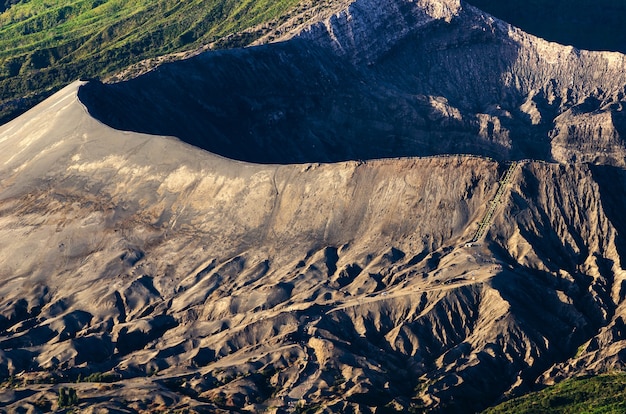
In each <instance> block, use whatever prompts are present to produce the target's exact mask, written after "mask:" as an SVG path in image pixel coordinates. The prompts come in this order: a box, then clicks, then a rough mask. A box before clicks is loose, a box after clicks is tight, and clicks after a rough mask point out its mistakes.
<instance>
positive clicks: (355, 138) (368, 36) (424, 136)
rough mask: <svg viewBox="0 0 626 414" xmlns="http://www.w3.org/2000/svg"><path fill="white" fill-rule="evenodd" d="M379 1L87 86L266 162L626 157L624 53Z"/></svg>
mask: <svg viewBox="0 0 626 414" xmlns="http://www.w3.org/2000/svg"><path fill="white" fill-rule="evenodd" d="M370 3H371V2H368V1H364V0H362V1H357V2H354V3H352V4H351V5H350V6H349V7H348V8H347V9H346V10H345V11H343V12H340V13H337V14H335V15H333V16H332V17H330V18H328V19H326V20H323V21H321V22H320V23H317V24H315V25H313V26H312V27H310V28H308V29H306V30H304V31H301V32H299V34H298V35H297V36H296V37H295V38H293V39H289V40H286V41H285V42H283V43H278V44H270V45H265V46H260V47H255V48H249V49H242V50H232V51H231V50H229V51H222V52H216V53H206V54H203V55H200V56H197V57H194V58H192V59H188V60H186V61H182V62H176V63H172V64H168V65H163V66H160V67H159V68H157V69H156V70H154V71H153V72H150V73H148V74H146V75H144V76H141V77H139V78H137V79H133V80H130V81H127V82H121V83H116V84H100V83H96V82H92V83H89V84H88V85H86V86H85V87H83V88H81V91H80V97H81V100H82V101H83V102H85V104H86V106H87V107H88V108H89V110H90V112H91V113H92V114H93V115H94V116H95V117H96V118H98V119H100V120H101V121H103V122H105V123H106V124H108V125H111V126H113V127H115V128H117V129H122V130H132V131H138V132H145V133H151V134H159V135H172V136H176V137H179V138H181V139H182V140H184V141H186V142H189V143H192V144H194V145H196V146H199V147H201V148H204V149H207V150H209V151H211V152H214V153H217V154H220V155H224V156H226V157H229V158H235V159H239V160H245V161H252V162H258V163H301V162H329V161H333V162H335V161H343V160H354V159H373V158H385V157H399V156H425V155H435V154H446V153H466V154H474V155H483V156H489V157H492V158H495V159H499V160H511V159H525V158H533V159H541V160H547V161H554V160H556V161H569V160H574V161H591V162H599V163H609V164H613V165H620V166H621V165H623V164H624V154H625V151H624V142H623V138H622V134H623V133H624V132H623V131H624V120H623V119H622V118H623V115H622V114H623V111H622V108H623V104H624V87H625V85H626V75H624V65H625V61H624V57H623V56H622V55H620V54H617V53H608V52H587V51H579V50H576V49H574V48H571V47H565V46H560V45H557V44H554V43H549V42H546V41H543V40H541V39H538V38H535V37H532V36H529V35H527V34H524V33H522V32H520V31H519V30H517V29H515V28H513V27H511V26H509V25H507V24H505V23H503V22H501V21H498V20H495V19H493V18H492V17H489V16H488V15H485V14H484V13H482V12H479V11H478V10H477V9H474V8H472V7H471V6H469V5H466V4H463V5H461V4H459V3H458V1H432V2H423V3H424V4H421V5H415V4H413V3H409V2H405V1H403V0H387V1H385V2H377V3H376V4H375V5H373V4H370ZM372 22H375V23H372Z"/></svg>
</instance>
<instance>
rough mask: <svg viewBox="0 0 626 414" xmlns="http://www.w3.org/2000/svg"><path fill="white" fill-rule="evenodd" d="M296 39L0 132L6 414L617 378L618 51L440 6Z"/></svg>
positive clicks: (412, 398) (1, 397)
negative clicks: (67, 404) (570, 44)
mask: <svg viewBox="0 0 626 414" xmlns="http://www.w3.org/2000/svg"><path fill="white" fill-rule="evenodd" d="M367 22H382V23H381V24H380V25H377V24H366V23H367ZM357 29H358V30H357ZM359 30H361V32H359ZM367 30H373V31H374V32H372V33H370V32H368V31H367ZM385 30H388V31H389V33H388V35H387V36H383V34H384V33H387V32H386V31H385ZM294 34H297V36H295V37H293V40H286V41H285V42H284V43H278V44H269V45H265V46H261V47H259V48H251V49H247V50H235V51H223V52H218V53H213V52H210V53H207V54H206V55H201V56H198V57H196V58H193V59H191V60H188V61H183V62H177V63H172V64H169V65H165V66H162V67H160V68H158V69H157V70H155V71H153V72H150V73H148V74H145V75H143V76H141V77H138V78H136V79H134V80H131V81H128V82H123V83H119V84H111V85H108V84H100V83H97V82H89V83H85V82H76V83H74V84H72V85H70V86H68V87H67V88H65V89H64V90H62V91H61V92H59V93H57V94H56V95H54V96H53V97H51V98H50V99H48V100H47V101H45V102H44V103H42V104H41V105H39V106H37V107H35V108H34V109H32V110H31V111H29V112H27V113H26V114H24V115H23V116H21V117H20V118H18V119H16V120H14V121H12V122H10V123H8V124H6V125H4V126H2V127H0V176H1V177H2V181H0V212H1V214H0V263H2V266H1V267H0V280H1V281H2V282H1V283H0V350H1V351H0V378H2V380H3V381H4V382H3V389H2V390H1V391H0V404H2V405H4V406H5V407H7V410H9V411H17V410H24V409H31V410H33V411H35V410H41V411H45V410H46V407H48V409H56V408H57V406H58V402H57V393H58V392H59V389H60V387H71V388H73V389H74V390H76V392H77V398H78V402H77V404H78V408H79V409H81V410H84V411H86V412H100V411H98V410H108V412H159V411H164V412H166V411H174V410H177V409H181V410H182V409H189V410H194V411H196V412H259V411H261V410H269V411H270V412H284V411H296V410H300V411H302V410H305V409H311V410H318V411H322V412H348V411H354V412H389V411H392V412H393V411H399V412H408V411H418V412H419V411H421V410H426V411H435V412H437V411H438V412H473V411H478V410H481V409H483V408H485V407H486V406H488V405H490V404H492V403H494V402H496V401H497V400H499V399H502V398H504V397H505V396H507V395H515V394H519V393H523V392H526V391H528V390H530V389H532V388H533V387H535V386H537V385H538V384H543V383H546V384H547V383H551V382H553V381H556V380H559V379H561V378H565V377H567V376H572V375H577V374H594V373H599V372H604V371H610V370H614V369H622V368H623V357H622V354H623V350H624V346H625V345H624V344H625V343H624V330H623V318H624V315H623V314H624V296H625V294H624V288H623V285H624V276H625V275H626V273H625V272H624V269H623V268H622V261H623V260H622V257H623V255H624V251H625V250H624V248H625V246H626V243H625V241H624V239H623V237H624V236H623V235H624V234H626V221H625V219H624V217H623V215H621V214H620V212H621V210H622V206H623V205H624V202H625V201H626V200H625V196H624V194H625V193H624V191H623V190H624V183H625V182H626V181H625V180H626V176H625V175H624V174H625V173H624V170H623V168H622V166H623V163H624V158H623V151H624V148H623V142H622V140H621V138H620V132H619V131H620V126H619V125H621V124H620V122H619V119H620V116H621V115H620V114H621V99H623V96H622V95H620V91H621V90H623V88H624V85H626V80H625V79H624V75H623V66H624V57H623V56H622V55H618V54H609V53H592V52H583V51H577V50H573V49H571V48H565V47H562V46H559V45H556V44H551V43H547V42H544V41H542V40H540V39H536V38H532V37H530V36H528V35H526V34H524V33H521V32H519V31H518V30H516V29H514V28H511V27H510V26H508V25H506V24H504V23H502V22H499V21H497V20H494V19H493V18H491V17H490V16H487V15H485V14H482V13H481V12H479V11H478V10H476V9H474V8H471V7H469V6H466V5H464V4H460V3H458V2H454V1H435V0H432V1H418V2H409V1H401V0H396V1H391V0H389V1H385V2H378V3H375V4H374V3H373V2H368V1H364V0H357V1H355V2H353V3H350V4H349V5H346V6H345V9H340V11H339V12H338V13H336V14H333V15H332V16H330V17H325V18H322V19H321V20H320V22H319V23H316V24H313V25H312V26H311V27H309V28H307V29H305V30H297V31H295V32H293V33H292V35H291V36H293V35H294ZM374 38H375V39H379V40H378V42H377V43H374V44H373V45H372V46H371V49H364V48H366V45H368V44H372V43H371V42H370V40H368V39H374ZM401 69H404V70H403V71H402V70H401ZM315 82H318V83H315ZM226 90H228V91H231V92H230V93H231V96H229V97H228V98H227V99H226V98H224V97H225V95H224V91H226ZM281 111H282V112H281ZM281 113H282V115H280V114H281ZM244 115H245V116H244ZM270 121H271V122H270ZM111 126H113V127H116V128H118V129H113V128H112V127H111ZM132 131H135V132H132ZM138 131H140V132H138ZM146 132H149V133H151V134H156V135H148V134H146ZM164 135H174V136H177V137H179V138H181V139H186V140H188V141H193V140H192V139H191V138H190V137H195V138H194V139H197V142H195V141H193V142H194V143H197V144H202V145H204V146H205V148H208V149H210V150H215V151H216V152H219V153H220V154H221V155H227V156H231V157H235V158H240V159H242V160H248V161H250V160H255V161H263V162H273V163H275V164H252V163H249V162H245V161H237V160H231V159H227V158H224V157H222V156H220V155H215V154H212V153H209V152H206V151H202V150H199V149H198V148H196V147H193V146H191V145H188V144H187V143H184V142H181V141H179V140H177V139H175V138H172V137H167V136H164ZM218 150H219V151H218ZM455 152H468V153H472V154H475V155H474V156H467V155H454V153H455ZM432 154H445V155H444V156H435V157H424V158H415V157H405V158H393V159H376V160H374V159H373V158H378V157H382V156H392V155H393V156H399V155H402V156H407V155H432ZM485 154H487V155H492V156H493V157H494V158H497V159H498V160H499V161H495V160H493V159H487V158H481V157H479V156H477V155H485ZM531 156H532V157H536V158H539V160H537V161H528V160H525V161H521V162H517V163H512V164H511V163H508V164H507V163H502V162H500V161H502V160H507V159H508V160H510V159H514V158H525V157H531ZM352 157H355V159H351V158H352ZM359 158H361V159H366V160H367V161H359V160H358V159H359ZM574 158H575V159H576V160H579V161H580V160H585V161H588V162H585V163H582V162H571V160H573V159H574ZM330 160H333V161H336V160H345V161H343V162H336V163H332V164H322V163H319V162H306V161H330ZM555 160H557V161H561V162H562V163H561V164H557V163H551V162H547V161H555ZM566 161H567V162H566ZM591 161H593V162H591ZM291 162H302V164H289V163H291ZM471 240H476V242H475V243H468V241H471ZM87 379H88V380H89V381H96V382H98V384H94V383H92V382H86V381H85V380H87Z"/></svg>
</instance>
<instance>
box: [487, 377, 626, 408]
mask: <svg viewBox="0 0 626 414" xmlns="http://www.w3.org/2000/svg"><path fill="white" fill-rule="evenodd" d="M624 412H626V373H619V374H608V375H600V376H597V377H592V378H574V379H570V380H566V381H563V382H562V383H560V384H558V385H555V386H553V387H550V388H546V389H545V390H543V391H539V392H535V393H532V394H528V395H525V396H523V397H520V398H515V399H513V400H510V401H507V402H504V403H502V404H500V405H498V406H497V407H493V408H490V409H488V410H486V411H484V414H509V413H510V414H513V413H515V414H524V413H528V414H530V413H533V414H540V413H557V414H570V413H571V414H575V413H597V414H600V413H602V414H609V413H616V414H617V413H624Z"/></svg>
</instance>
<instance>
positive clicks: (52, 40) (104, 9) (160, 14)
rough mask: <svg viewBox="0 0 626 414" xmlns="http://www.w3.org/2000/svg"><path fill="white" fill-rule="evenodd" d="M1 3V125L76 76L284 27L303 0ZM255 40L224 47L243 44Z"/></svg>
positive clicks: (99, 73) (41, 0)
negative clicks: (269, 26)
mask: <svg viewBox="0 0 626 414" xmlns="http://www.w3.org/2000/svg"><path fill="white" fill-rule="evenodd" d="M11 3H12V2H11V1H5V2H3V3H0V11H2V10H4V11H2V13H0V123H1V122H2V121H3V120H6V119H7V118H8V117H10V116H11V115H13V114H14V113H15V112H16V111H17V110H19V109H20V108H21V107H24V106H28V104H29V103H30V102H31V101H37V100H39V99H41V97H42V96H44V95H46V94H47V93H50V92H51V91H53V90H55V89H57V88H58V87H60V86H62V85H64V84H66V83H68V82H71V81H73V80H75V79H77V78H81V77H82V78H85V77H95V76H102V75H106V74H110V73H112V72H114V71H116V70H118V69H121V68H123V67H125V66H128V65H130V64H132V63H135V62H138V61H140V60H142V59H145V58H149V57H154V56H159V55H163V54H166V53H171V52H176V51H182V50H186V49H192V48H194V47H197V46H199V45H201V44H206V43H210V42H214V41H217V40H219V39H224V38H225V37H226V36H227V35H229V34H231V33H236V32H239V31H241V30H244V29H247V28H251V27H254V26H257V25H259V24H262V23H265V22H272V21H274V22H275V21H277V20H279V19H280V17H281V16H284V15H285V14H286V13H287V12H288V11H289V10H290V9H292V8H294V7H295V5H297V3H298V0H204V1H201V0H194V1H187V2H179V1H173V0H22V1H20V2H18V3H17V4H14V5H11ZM254 37H255V35H254V34H252V35H251V36H248V37H245V38H243V39H239V42H240V43H236V40H234V41H233V39H231V38H229V39H228V41H230V42H231V43H224V42H223V43H222V46H237V45H240V44H241V43H243V44H245V43H248V42H250V41H252V40H254Z"/></svg>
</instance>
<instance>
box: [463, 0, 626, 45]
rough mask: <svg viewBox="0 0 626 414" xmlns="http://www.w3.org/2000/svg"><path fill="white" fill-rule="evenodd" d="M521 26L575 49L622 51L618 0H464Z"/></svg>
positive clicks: (625, 41)
mask: <svg viewBox="0 0 626 414" xmlns="http://www.w3.org/2000/svg"><path fill="white" fill-rule="evenodd" d="M468 3H471V4H472V5H474V6H476V7H478V8H479V9H481V10H484V11H486V12H489V13H491V14H493V15H494V16H497V17H499V18H500V19H502V20H505V21H507V22H509V23H511V24H513V25H515V26H517V27H519V28H521V29H522V30H524V31H526V32H529V33H532V34H534V35H536V36H539V37H542V38H545V39H547V40H551V41H555V42H558V43H562V44H566V45H573V46H575V47H577V48H579V49H590V50H612V51H618V52H622V53H626V30H624V25H623V22H624V20H625V19H626V2H624V1H621V0H596V1H589V0H523V1H522V0H510V1H502V0H468Z"/></svg>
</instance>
